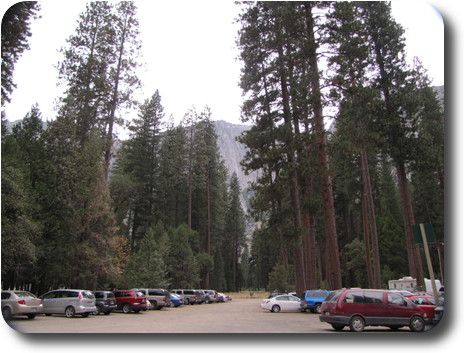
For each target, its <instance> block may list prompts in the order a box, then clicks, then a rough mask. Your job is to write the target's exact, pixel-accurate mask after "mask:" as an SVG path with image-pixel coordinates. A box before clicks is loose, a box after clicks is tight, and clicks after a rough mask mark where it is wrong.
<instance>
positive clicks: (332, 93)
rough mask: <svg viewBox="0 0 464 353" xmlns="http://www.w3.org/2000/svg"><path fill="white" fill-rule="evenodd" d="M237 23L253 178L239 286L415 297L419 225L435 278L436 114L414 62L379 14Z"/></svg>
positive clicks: (359, 11)
mask: <svg viewBox="0 0 464 353" xmlns="http://www.w3.org/2000/svg"><path fill="white" fill-rule="evenodd" d="M238 22H239V23H240V25H241V29H240V31H239V34H238V38H237V45H238V47H239V49H240V59H241V61H242V72H241V77H240V85H241V88H242V90H243V94H244V97H245V100H244V103H243V106H242V120H243V121H244V122H247V123H251V124H252V125H253V126H252V128H251V129H250V130H249V131H247V132H246V133H244V134H243V135H242V136H241V138H240V140H241V141H242V142H243V143H244V144H245V145H246V146H247V147H248V149H249V151H248V153H247V155H246V156H245V159H244V160H243V161H242V165H243V167H244V168H245V170H246V171H249V172H251V171H256V170H259V171H260V176H259V178H258V179H257V180H256V182H255V183H254V184H253V185H252V191H253V199H252V201H251V205H252V207H251V211H252V214H253V216H254V217H255V218H256V219H257V220H259V221H260V227H259V228H257V229H256V230H255V232H254V233H253V238H252V246H251V254H250V269H249V273H250V275H251V277H252V278H253V283H255V285H256V286H257V287H261V288H263V287H268V288H269V290H286V289H287V290H288V289H294V288H296V290H297V292H298V293H301V292H302V291H303V290H305V289H316V288H321V287H323V288H324V287H325V288H328V289H337V288H341V287H342V286H362V287H371V288H382V287H386V286H387V281H388V280H389V279H398V278H400V277H402V276H406V275H408V276H409V275H410V276H413V277H414V278H416V279H417V281H418V285H419V286H423V284H424V283H423V278H424V275H426V274H427V272H425V271H424V264H425V261H424V260H423V259H422V253H423V252H422V250H421V246H420V245H417V244H415V243H414V240H413V236H412V229H411V226H412V225H413V224H417V223H432V224H433V227H434V231H435V234H436V237H437V244H436V245H437V246H436V247H434V248H433V254H434V255H435V256H434V261H435V262H434V266H435V271H437V272H439V271H440V270H441V271H440V272H441V274H442V273H443V272H442V267H441V266H442V263H441V262H440V263H439V259H440V258H441V254H440V252H441V251H442V249H441V247H440V246H439V245H440V244H442V243H443V241H444V212H443V211H444V112H443V107H442V105H441V104H440V101H439V100H438V98H437V95H436V93H435V92H434V90H433V89H432V88H431V86H430V80H429V78H428V77H427V74H426V72H425V70H424V69H423V68H422V66H421V63H420V62H419V60H418V59H416V60H415V62H414V64H413V65H408V64H407V63H406V60H405V43H404V37H403V33H404V31H403V29H402V28H401V26H400V25H399V24H398V23H396V22H395V21H394V19H393V18H392V16H391V8H390V4H389V3H388V2H377V1H375V2H346V1H340V2H332V1H330V2H329V1H325V2H319V1H314V2H313V1H311V2H253V3H249V2H244V3H242V4H241V13H240V16H239V19H238ZM437 250H438V254H437ZM439 269H440V270H439ZM438 277H440V276H438ZM441 279H442V280H444V278H441Z"/></svg>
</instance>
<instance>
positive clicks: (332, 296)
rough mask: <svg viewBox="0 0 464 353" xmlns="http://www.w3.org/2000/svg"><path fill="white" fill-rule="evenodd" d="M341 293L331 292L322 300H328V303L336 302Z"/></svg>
mask: <svg viewBox="0 0 464 353" xmlns="http://www.w3.org/2000/svg"><path fill="white" fill-rule="evenodd" d="M341 294H342V292H339V291H337V292H332V293H330V294H329V295H328V296H327V298H325V300H324V301H326V302H328V303H336V302H337V301H338V298H340V295H341Z"/></svg>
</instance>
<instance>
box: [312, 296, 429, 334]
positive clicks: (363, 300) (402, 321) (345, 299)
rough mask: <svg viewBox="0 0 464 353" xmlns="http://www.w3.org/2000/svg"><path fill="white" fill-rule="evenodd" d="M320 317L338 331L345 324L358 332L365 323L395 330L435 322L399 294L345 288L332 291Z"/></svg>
mask: <svg viewBox="0 0 464 353" xmlns="http://www.w3.org/2000/svg"><path fill="white" fill-rule="evenodd" d="M319 319H320V321H321V322H327V323H329V324H330V325H332V327H333V328H334V329H335V330H338V331H339V330H343V328H344V327H345V326H349V327H350V329H351V331H356V332H361V331H363V330H364V327H365V326H387V327H390V328H391V329H393V330H395V329H398V328H400V327H403V326H409V328H410V329H411V331H415V332H420V331H423V330H424V329H425V325H426V324H431V323H432V320H433V315H432V316H429V315H428V314H427V313H426V312H425V311H424V310H422V309H421V308H419V307H418V306H417V305H416V304H414V303H413V302H411V301H410V300H408V299H406V298H404V297H403V296H402V295H400V294H398V293H392V292H389V291H387V290H375V289H344V290H339V291H335V292H332V293H331V294H329V296H328V297H327V298H326V299H325V300H324V302H323V303H322V306H321V315H320V316H319Z"/></svg>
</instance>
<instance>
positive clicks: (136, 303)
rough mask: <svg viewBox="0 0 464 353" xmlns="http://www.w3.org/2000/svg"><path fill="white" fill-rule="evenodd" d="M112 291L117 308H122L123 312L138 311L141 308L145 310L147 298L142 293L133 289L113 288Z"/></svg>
mask: <svg viewBox="0 0 464 353" xmlns="http://www.w3.org/2000/svg"><path fill="white" fill-rule="evenodd" d="M113 293H114V297H115V298H116V305H117V310H122V312H123V313H125V314H128V313H130V312H131V311H133V312H135V313H138V312H139V311H141V310H144V311H145V310H147V307H148V302H147V298H146V297H145V296H144V295H143V294H142V293H140V292H138V291H135V290H115V291H113Z"/></svg>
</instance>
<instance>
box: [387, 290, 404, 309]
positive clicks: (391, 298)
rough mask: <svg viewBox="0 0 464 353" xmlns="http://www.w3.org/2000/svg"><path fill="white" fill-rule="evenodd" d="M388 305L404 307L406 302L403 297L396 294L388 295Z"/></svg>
mask: <svg viewBox="0 0 464 353" xmlns="http://www.w3.org/2000/svg"><path fill="white" fill-rule="evenodd" d="M388 304H391V305H401V306H402V305H404V304H405V301H404V298H403V296H402V295H400V294H396V293H388Z"/></svg>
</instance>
